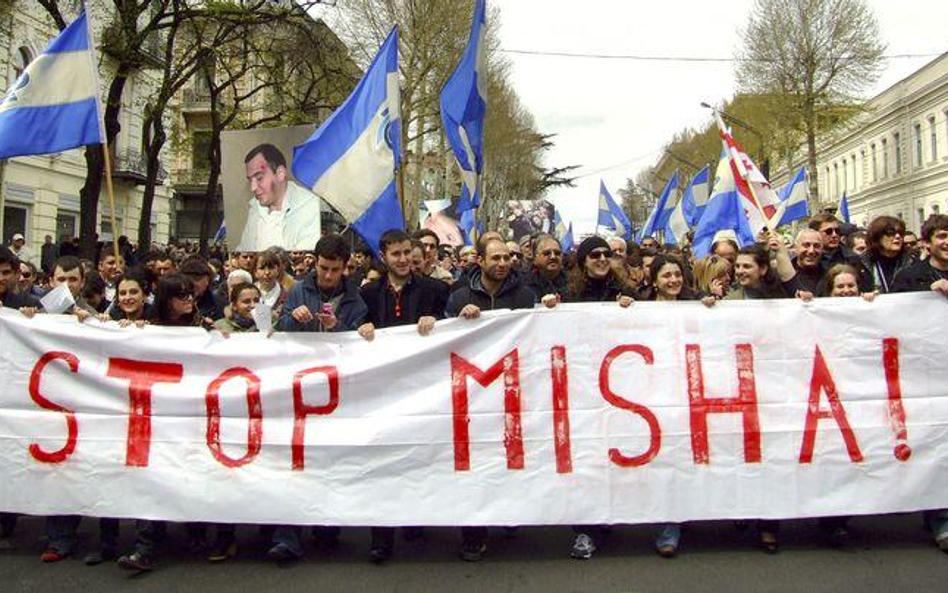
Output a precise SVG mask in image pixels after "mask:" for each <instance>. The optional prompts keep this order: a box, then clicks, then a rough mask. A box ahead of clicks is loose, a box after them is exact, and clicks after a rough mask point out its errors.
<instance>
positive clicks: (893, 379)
mask: <svg viewBox="0 0 948 593" xmlns="http://www.w3.org/2000/svg"><path fill="white" fill-rule="evenodd" d="M882 364H883V366H884V367H885V384H886V388H887V390H888V393H889V408H888V410H889V425H890V426H891V427H892V432H894V433H895V438H896V440H897V441H898V444H897V445H896V446H895V449H894V450H893V452H892V454H893V455H895V458H896V459H898V460H899V461H908V460H909V457H911V456H912V448H911V447H909V446H908V443H907V441H908V429H907V428H906V427H905V407H904V406H903V405H902V381H901V379H900V377H899V341H898V340H896V339H895V338H886V339H885V340H883V341H882Z"/></svg>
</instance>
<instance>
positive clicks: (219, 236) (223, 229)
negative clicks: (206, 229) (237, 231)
mask: <svg viewBox="0 0 948 593" xmlns="http://www.w3.org/2000/svg"><path fill="white" fill-rule="evenodd" d="M226 238H227V224H226V223H225V222H224V221H223V220H222V221H221V226H220V227H218V229H217V232H216V233H214V238H213V239H211V243H217V242H218V241H223V240H224V239H226Z"/></svg>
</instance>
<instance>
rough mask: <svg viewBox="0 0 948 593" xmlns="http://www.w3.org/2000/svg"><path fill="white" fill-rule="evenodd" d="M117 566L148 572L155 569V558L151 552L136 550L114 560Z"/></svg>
mask: <svg viewBox="0 0 948 593" xmlns="http://www.w3.org/2000/svg"><path fill="white" fill-rule="evenodd" d="M115 562H116V564H118V565H119V568H123V569H125V570H137V571H138V572H148V571H150V570H154V569H155V559H154V557H152V555H151V554H148V553H147V552H142V551H140V550H136V551H134V552H132V553H131V554H126V555H124V556H122V557H120V558H119V559H118V560H116V561H115Z"/></svg>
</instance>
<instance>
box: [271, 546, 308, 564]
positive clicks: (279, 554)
mask: <svg viewBox="0 0 948 593" xmlns="http://www.w3.org/2000/svg"><path fill="white" fill-rule="evenodd" d="M267 556H269V557H270V560H273V561H274V562H277V563H279V564H282V563H286V562H294V561H296V560H299V559H300V558H302V557H303V554H302V553H300V552H297V551H295V550H292V549H290V546H288V545H286V544H284V543H279V544H276V545H275V546H273V547H272V548H270V550H269V551H268V552H267Z"/></svg>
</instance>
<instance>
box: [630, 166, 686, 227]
mask: <svg viewBox="0 0 948 593" xmlns="http://www.w3.org/2000/svg"><path fill="white" fill-rule="evenodd" d="M677 192H678V171H675V174H674V175H672V177H671V179H669V180H668V183H666V184H665V189H663V190H662V194H661V195H660V196H658V201H657V202H656V203H655V209H654V210H652V213H651V214H649V216H648V220H646V221H645V224H644V225H643V226H642V229H641V230H640V231H639V233H638V235H636V236H635V242H636V243H642V239H644V238H646V237H654V236H655V233H657V232H658V231H659V230H661V229H664V228H665V226H666V225H667V224H668V218H670V217H671V213H672V211H673V210H674V201H672V204H673V205H672V206H669V205H668V204H669V200H670V199H671V198H672V195H673V194H675V193H677ZM666 210H668V217H665V216H664V214H665V211H666Z"/></svg>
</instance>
